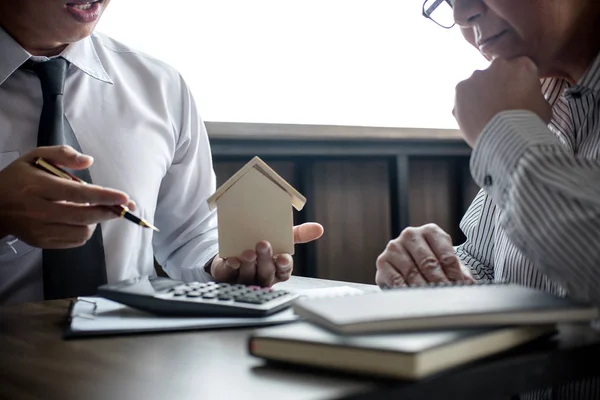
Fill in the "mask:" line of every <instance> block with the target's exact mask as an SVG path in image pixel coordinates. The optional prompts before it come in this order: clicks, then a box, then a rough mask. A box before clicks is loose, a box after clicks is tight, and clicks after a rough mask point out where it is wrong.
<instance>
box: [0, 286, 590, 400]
mask: <svg viewBox="0 0 600 400" xmlns="http://www.w3.org/2000/svg"><path fill="white" fill-rule="evenodd" d="M340 284H344V283H338V282H331V281H322V280H311V279H306V278H299V277H294V278H293V279H292V281H291V282H289V283H286V284H285V285H284V286H288V287H290V288H293V287H295V288H309V287H319V286H321V287H324V286H330V285H340ZM350 286H355V287H361V288H363V289H367V290H369V289H372V287H370V286H363V285H352V284H350ZM67 306H68V301H66V300H58V301H49V302H44V303H29V304H22V305H18V306H6V307H0V398H7V399H21V398H27V399H29V398H44V399H53V398H60V399H145V400H148V399H160V400H164V399H178V400H179V399H254V398H256V399H281V400H291V399H302V400H305V399H331V398H351V399H376V398H377V399H379V398H403V399H404V398H410V399H435V398H443V399H450V398H453V399H454V398H460V399H469V398H472V399H482V398H486V399H490V398H500V397H495V396H501V395H504V396H505V395H508V394H511V393H518V392H520V391H523V390H528V389H532V388H534V387H546V386H549V385H551V384H552V383H558V382H560V381H561V380H563V379H567V378H573V377H580V376H586V375H592V374H596V375H598V374H600V366H599V364H598V363H597V362H594V360H598V357H599V356H600V344H599V339H598V336H597V335H596V334H595V333H594V332H593V331H591V330H590V329H589V328H585V327H580V328H573V327H570V328H567V327H565V328H563V329H562V330H561V336H560V338H559V340H557V341H555V342H554V343H552V344H551V345H544V346H538V347H537V348H533V349H531V348H530V349H529V350H528V351H527V352H523V351H518V352H513V353H512V354H508V355H504V356H501V357H496V358H494V359H492V360H488V361H486V362H480V363H477V364H475V365H472V366H470V367H468V368H463V369H459V370H456V371H454V372H451V373H447V374H442V375H440V376H437V377H434V378H431V379H427V380H425V381H423V382H420V383H417V384H402V383H399V382H390V381H376V380H371V379H366V378H360V379H358V378H356V377H349V376H344V375H340V374H324V373H317V372H316V371H307V370H299V369H290V368H281V367H276V366H266V365H264V364H263V363H262V362H261V360H258V359H254V358H252V357H250V356H249V355H248V354H247V350H246V339H247V336H248V334H249V333H250V332H251V330H249V329H238V330H219V331H204V332H202V331H199V332H185V333H164V334H146V335H135V336H121V337H112V338H101V339H100V338H99V339H81V340H71V341H65V340H63V339H62V326H61V325H62V323H63V321H64V318H65V315H66V312H67ZM587 360H590V361H592V363H590V364H591V365H590V366H584V361H587Z"/></svg>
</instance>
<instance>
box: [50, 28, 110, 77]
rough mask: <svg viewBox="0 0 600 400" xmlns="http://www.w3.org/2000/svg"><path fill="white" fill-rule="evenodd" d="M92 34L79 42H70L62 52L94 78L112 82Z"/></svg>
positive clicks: (67, 58) (68, 59)
mask: <svg viewBox="0 0 600 400" xmlns="http://www.w3.org/2000/svg"><path fill="white" fill-rule="evenodd" d="M94 37H95V35H94V34H92V36H89V37H86V38H85V39H82V40H80V41H78V42H75V43H72V44H70V45H69V46H68V47H67V48H66V49H65V50H64V51H63V52H62V54H61V56H62V57H64V58H65V59H66V60H67V61H68V62H70V63H71V64H73V65H74V66H76V67H77V68H79V69H80V70H81V71H83V72H85V73H86V74H88V75H89V76H91V77H92V78H95V79H98V80H100V81H102V82H106V83H110V84H112V83H113V81H112V79H111V78H110V76H109V75H108V73H107V72H106V70H105V69H104V66H103V65H102V61H100V57H98V53H96V48H95V47H94V42H93V38H94Z"/></svg>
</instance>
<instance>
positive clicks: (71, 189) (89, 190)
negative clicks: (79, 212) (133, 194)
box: [25, 171, 135, 207]
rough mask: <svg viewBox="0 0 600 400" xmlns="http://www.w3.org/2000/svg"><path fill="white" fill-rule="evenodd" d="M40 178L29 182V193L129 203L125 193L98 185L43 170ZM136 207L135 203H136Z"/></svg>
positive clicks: (49, 197)
mask: <svg viewBox="0 0 600 400" xmlns="http://www.w3.org/2000/svg"><path fill="white" fill-rule="evenodd" d="M36 174H38V176H39V177H40V178H43V179H39V180H37V181H36V182H35V183H33V184H29V185H28V186H27V187H26V188H25V190H26V191H27V194H28V195H32V196H35V197H40V198H43V199H46V200H50V201H63V200H64V201H70V202H73V203H79V204H95V205H120V204H128V203H129V201H130V200H129V196H127V195H126V194H125V193H123V192H121V191H119V190H115V189H108V188H103V187H101V186H97V185H82V184H81V183H78V182H73V181H68V180H66V179H62V178H58V177H55V176H52V175H50V174H48V173H46V172H43V171H36ZM134 207H135V205H134Z"/></svg>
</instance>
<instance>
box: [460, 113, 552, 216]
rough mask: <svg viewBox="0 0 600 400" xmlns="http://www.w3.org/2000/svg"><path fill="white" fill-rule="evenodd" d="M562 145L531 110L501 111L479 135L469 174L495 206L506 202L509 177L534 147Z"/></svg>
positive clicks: (510, 177)
mask: <svg viewBox="0 0 600 400" xmlns="http://www.w3.org/2000/svg"><path fill="white" fill-rule="evenodd" d="M546 146H552V147H555V146H558V147H560V148H561V149H562V148H563V147H562V144H561V142H560V140H559V139H558V137H557V136H556V135H555V134H554V133H552V132H551V131H550V130H549V129H548V126H547V125H546V124H545V123H544V121H542V119H541V118H540V117H539V116H537V115H536V114H535V113H533V112H531V111H521V110H516V111H504V112H501V113H499V114H497V115H496V116H494V118H492V120H491V121H490V122H489V123H488V124H487V125H486V127H485V128H484V129H483V131H482V132H481V135H480V136H479V139H478V140H477V142H476V143H475V148H474V149H473V153H472V154H471V161H470V167H471V175H472V176H473V179H474V180H475V182H476V183H477V184H478V185H479V186H480V187H482V188H484V189H485V191H486V192H487V193H488V194H489V195H490V196H492V198H493V199H494V201H495V202H496V204H497V205H498V206H500V207H501V208H502V205H503V204H504V203H505V202H506V199H507V196H508V192H509V189H510V186H511V183H512V176H513V173H514V172H515V170H516V168H517V166H518V164H519V161H520V160H521V158H522V157H523V156H524V155H525V154H526V153H527V152H529V151H532V150H533V149H534V148H539V147H546Z"/></svg>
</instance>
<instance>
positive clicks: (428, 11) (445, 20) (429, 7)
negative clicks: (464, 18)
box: [423, 0, 455, 29]
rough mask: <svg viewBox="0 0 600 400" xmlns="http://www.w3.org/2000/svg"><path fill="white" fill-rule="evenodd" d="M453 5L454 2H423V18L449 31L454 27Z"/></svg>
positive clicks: (437, 0)
mask: <svg viewBox="0 0 600 400" xmlns="http://www.w3.org/2000/svg"><path fill="white" fill-rule="evenodd" d="M453 3H454V0H425V3H423V16H424V17H425V18H429V19H430V20H432V21H433V22H435V23H436V24H438V25H439V26H441V27H442V28H446V29H450V28H452V27H453V26H454V25H455V23H454V11H453V9H452V4H453Z"/></svg>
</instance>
